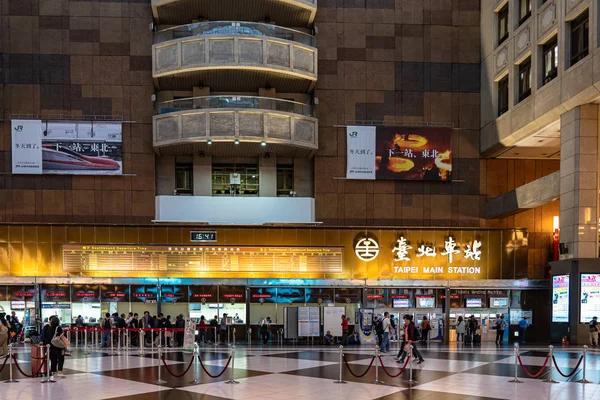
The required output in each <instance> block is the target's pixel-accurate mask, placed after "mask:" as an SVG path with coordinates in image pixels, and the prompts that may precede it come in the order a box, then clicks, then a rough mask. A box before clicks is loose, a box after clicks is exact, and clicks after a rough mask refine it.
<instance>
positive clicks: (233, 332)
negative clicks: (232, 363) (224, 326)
mask: <svg viewBox="0 0 600 400" xmlns="http://www.w3.org/2000/svg"><path fill="white" fill-rule="evenodd" d="M233 345H234V346H235V327H234V328H233Z"/></svg>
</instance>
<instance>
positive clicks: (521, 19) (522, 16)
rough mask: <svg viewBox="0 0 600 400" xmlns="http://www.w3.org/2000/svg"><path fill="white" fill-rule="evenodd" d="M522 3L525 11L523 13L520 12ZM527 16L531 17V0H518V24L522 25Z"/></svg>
mask: <svg viewBox="0 0 600 400" xmlns="http://www.w3.org/2000/svg"><path fill="white" fill-rule="evenodd" d="M524 3H525V7H526V9H527V11H526V12H525V14H521V12H522V8H523V4H524ZM529 17H531V0H519V26H521V25H523V23H524V22H525V21H527V20H528V19H529Z"/></svg>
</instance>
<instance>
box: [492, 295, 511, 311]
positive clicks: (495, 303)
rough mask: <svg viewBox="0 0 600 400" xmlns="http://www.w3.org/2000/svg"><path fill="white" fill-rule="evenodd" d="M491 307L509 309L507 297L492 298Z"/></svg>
mask: <svg viewBox="0 0 600 400" xmlns="http://www.w3.org/2000/svg"><path fill="white" fill-rule="evenodd" d="M490 307H492V308H502V307H508V299H507V298H506V297H492V298H491V299H490Z"/></svg>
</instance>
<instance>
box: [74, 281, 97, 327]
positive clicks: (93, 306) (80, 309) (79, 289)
mask: <svg viewBox="0 0 600 400" xmlns="http://www.w3.org/2000/svg"><path fill="white" fill-rule="evenodd" d="M71 299H72V304H71V311H72V313H71V321H70V322H71V323H72V324H75V321H76V320H77V317H78V316H80V315H81V318H83V323H84V324H85V325H96V324H99V323H100V317H101V311H102V310H101V301H100V285H71Z"/></svg>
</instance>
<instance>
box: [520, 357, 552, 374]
mask: <svg viewBox="0 0 600 400" xmlns="http://www.w3.org/2000/svg"><path fill="white" fill-rule="evenodd" d="M517 359H518V360H519V364H521V369H522V370H523V372H525V375H527V376H528V377H530V378H532V379H537V378H539V377H540V375H542V373H543V372H544V369H545V368H546V365H547V364H548V360H549V359H550V357H546V361H544V365H542V368H541V369H540V371H539V372H538V373H537V374H535V375H532V374H530V373H529V371H527V370H526V369H525V367H524V366H523V362H522V361H521V356H517Z"/></svg>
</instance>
